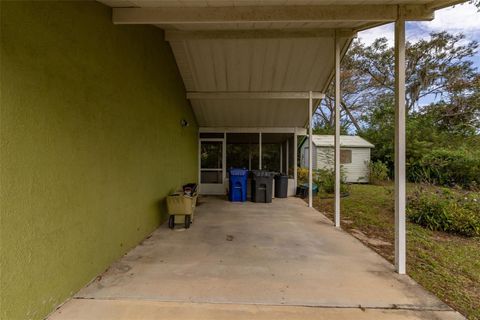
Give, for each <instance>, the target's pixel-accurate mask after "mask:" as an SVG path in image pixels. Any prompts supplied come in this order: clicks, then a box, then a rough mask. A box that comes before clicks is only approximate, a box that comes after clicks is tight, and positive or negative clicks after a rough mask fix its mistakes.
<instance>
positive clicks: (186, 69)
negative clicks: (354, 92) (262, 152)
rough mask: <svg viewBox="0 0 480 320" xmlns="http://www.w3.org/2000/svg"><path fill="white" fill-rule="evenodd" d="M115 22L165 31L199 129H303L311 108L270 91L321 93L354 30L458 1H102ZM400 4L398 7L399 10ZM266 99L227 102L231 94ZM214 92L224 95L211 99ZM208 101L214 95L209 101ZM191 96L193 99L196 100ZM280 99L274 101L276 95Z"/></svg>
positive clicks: (427, 15) (426, 16) (428, 15)
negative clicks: (338, 50)
mask: <svg viewBox="0 0 480 320" xmlns="http://www.w3.org/2000/svg"><path fill="white" fill-rule="evenodd" d="M100 2H102V3H104V4H107V5H109V6H111V7H113V8H114V9H113V23H115V24H150V25H155V26H158V27H160V28H162V29H164V30H165V37H166V40H167V41H169V42H170V45H171V47H172V50H173V53H174V55H175V59H176V62H177V65H178V68H179V70H180V73H181V75H182V78H183V81H184V83H185V87H186V90H187V91H188V92H193V93H208V95H205V96H203V97H202V95H201V94H196V95H191V97H192V98H191V99H190V100H191V104H192V107H193V110H194V113H195V116H196V118H197V121H198V124H199V125H200V126H202V127H303V126H305V124H306V123H307V120H308V108H307V106H308V104H307V101H306V100H300V99H268V97H269V96H268V94H269V93H272V92H274V93H278V92H305V91H310V90H311V91H315V92H325V91H326V89H327V86H328V84H329V82H330V81H331V78H332V76H333V71H334V43H335V36H336V37H337V38H338V39H339V41H340V46H341V48H342V55H343V54H344V53H345V51H346V49H347V48H348V46H349V44H350V42H351V39H352V38H353V37H354V36H355V33H356V32H357V31H359V30H363V29H366V28H370V27H373V26H377V25H381V24H385V23H389V22H392V21H395V19H396V18H397V17H398V16H399V15H403V16H404V17H405V18H406V20H431V19H432V18H433V12H434V10H436V9H439V8H442V7H445V6H448V5H452V4H455V3H459V2H463V1H456V0H417V1H414V0H396V1H395V0H385V1H381V0H337V1H333V0H262V1H254V0H100ZM400 5H401V7H400ZM252 92H255V93H264V94H265V97H263V98H262V99H260V98H258V94H257V98H255V99H252V98H245V97H246V96H243V98H239V96H238V95H235V96H233V95H232V97H231V98H229V96H228V93H243V94H244V95H248V93H252ZM215 93H218V94H219V96H220V95H221V98H220V97H219V98H215V97H214V94H215ZM212 96H213V98H212ZM193 97H195V98H193ZM277 98H278V97H277Z"/></svg>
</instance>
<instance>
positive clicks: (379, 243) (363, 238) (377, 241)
mask: <svg viewBox="0 0 480 320" xmlns="http://www.w3.org/2000/svg"><path fill="white" fill-rule="evenodd" d="M350 232H351V234H352V235H353V236H354V237H355V238H357V239H359V240H361V241H362V242H365V243H368V244H370V245H372V246H375V247H379V246H389V247H391V246H392V244H391V243H389V242H386V241H383V240H381V239H377V238H372V237H368V236H367V235H366V234H364V233H363V232H362V231H360V230H357V229H351V230H350Z"/></svg>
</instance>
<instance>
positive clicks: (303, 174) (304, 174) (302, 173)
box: [297, 167, 308, 183]
mask: <svg viewBox="0 0 480 320" xmlns="http://www.w3.org/2000/svg"><path fill="white" fill-rule="evenodd" d="M297 179H298V182H299V183H306V182H308V169H307V168H301V167H298V168H297Z"/></svg>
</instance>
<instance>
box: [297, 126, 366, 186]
mask: <svg viewBox="0 0 480 320" xmlns="http://www.w3.org/2000/svg"><path fill="white" fill-rule="evenodd" d="M333 140H334V136H333V135H314V136H313V146H314V152H313V169H314V170H315V169H333V163H334V153H333V145H334V141H333ZM340 147H341V149H340V163H341V165H342V169H343V170H344V172H345V180H346V182H368V180H369V178H368V163H369V162H370V149H372V148H373V147H374V145H373V144H371V143H370V142H368V141H367V140H365V139H363V138H361V137H359V136H340ZM300 155H301V159H300V164H301V166H302V167H304V168H308V138H307V139H305V141H304V142H303V144H302V146H301V153H300Z"/></svg>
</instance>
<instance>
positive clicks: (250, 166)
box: [248, 143, 252, 171]
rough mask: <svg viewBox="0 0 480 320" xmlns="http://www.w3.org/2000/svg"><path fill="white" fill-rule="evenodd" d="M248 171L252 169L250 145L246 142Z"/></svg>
mask: <svg viewBox="0 0 480 320" xmlns="http://www.w3.org/2000/svg"><path fill="white" fill-rule="evenodd" d="M248 171H252V145H251V144H250V143H249V144H248Z"/></svg>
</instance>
